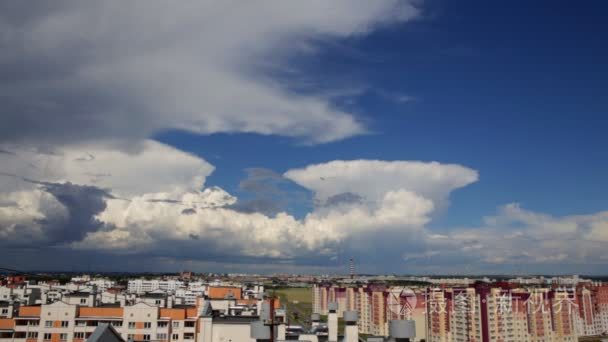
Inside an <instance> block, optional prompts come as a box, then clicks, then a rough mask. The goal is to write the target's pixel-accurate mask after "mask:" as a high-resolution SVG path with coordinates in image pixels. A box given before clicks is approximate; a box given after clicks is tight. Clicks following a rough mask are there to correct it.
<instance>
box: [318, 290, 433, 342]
mask: <svg viewBox="0 0 608 342" xmlns="http://www.w3.org/2000/svg"><path fill="white" fill-rule="evenodd" d="M394 291H396V293H395V292H394ZM402 291H403V289H402V288H396V287H387V286H385V285H382V284H372V285H364V286H349V287H343V286H336V285H332V284H320V285H313V288H312V294H313V312H315V313H319V314H321V315H327V313H328V303H332V302H334V303H337V304H338V311H337V314H338V316H341V315H342V314H343V312H344V311H350V310H354V311H357V312H358V313H359V320H358V323H357V325H358V331H359V333H361V334H368V335H375V336H388V333H389V331H388V322H389V320H394V319H412V320H414V321H415V322H416V329H417V331H419V332H420V334H419V337H418V338H417V340H421V339H425V338H426V327H425V324H426V322H425V304H424V303H425V301H424V292H420V291H418V292H417V293H413V295H414V296H415V297H416V298H415V300H413V301H412V300H408V299H407V298H406V296H405V295H404V294H403V293H402Z"/></svg>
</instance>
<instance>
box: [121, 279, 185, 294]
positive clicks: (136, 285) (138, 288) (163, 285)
mask: <svg viewBox="0 0 608 342" xmlns="http://www.w3.org/2000/svg"><path fill="white" fill-rule="evenodd" d="M181 287H184V282H183V281H180V280H175V279H169V280H160V279H150V280H148V279H132V280H129V283H128V285H127V291H129V292H130V293H146V292H152V291H156V290H162V291H175V290H177V289H179V288H181Z"/></svg>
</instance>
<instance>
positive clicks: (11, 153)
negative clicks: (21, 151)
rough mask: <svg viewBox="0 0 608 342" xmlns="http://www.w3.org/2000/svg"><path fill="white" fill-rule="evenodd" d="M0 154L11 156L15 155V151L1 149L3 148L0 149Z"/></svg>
mask: <svg viewBox="0 0 608 342" xmlns="http://www.w3.org/2000/svg"><path fill="white" fill-rule="evenodd" d="M0 154H10V155H11V156H16V155H17V154H16V153H15V152H11V151H7V150H3V149H0Z"/></svg>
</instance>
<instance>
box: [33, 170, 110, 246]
mask: <svg viewBox="0 0 608 342" xmlns="http://www.w3.org/2000/svg"><path fill="white" fill-rule="evenodd" d="M41 188H42V189H43V190H45V191H46V192H48V193H50V194H51V195H53V197H55V198H56V199H57V201H59V202H60V203H61V204H63V206H64V207H65V208H66V209H67V211H68V218H67V220H65V219H53V218H51V219H47V220H45V221H44V222H42V223H43V227H44V228H43V229H44V232H45V234H46V236H47V239H48V240H49V242H51V243H69V242H73V241H80V240H82V239H83V238H84V237H85V236H86V234H87V233H89V232H95V231H98V230H100V229H102V228H103V226H104V224H103V223H102V222H100V221H99V220H97V219H96V218H95V216H96V215H97V214H99V213H101V212H102V211H104V210H105V209H106V199H108V198H112V195H110V194H109V193H108V192H107V191H106V190H103V189H100V188H97V187H94V186H88V185H77V184H72V183H70V182H67V183H43V185H42V187H41Z"/></svg>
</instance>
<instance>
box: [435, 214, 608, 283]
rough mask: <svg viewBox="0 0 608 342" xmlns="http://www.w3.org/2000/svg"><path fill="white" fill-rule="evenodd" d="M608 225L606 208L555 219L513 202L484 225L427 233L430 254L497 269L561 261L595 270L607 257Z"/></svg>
mask: <svg viewBox="0 0 608 342" xmlns="http://www.w3.org/2000/svg"><path fill="white" fill-rule="evenodd" d="M606 227H608V213H607V212H599V213H595V214H590V215H573V216H562V217H555V216H552V215H548V214H544V213H538V212H534V211H531V210H526V209H524V208H522V207H521V206H520V205H519V204H517V203H511V204H507V205H505V206H502V207H500V208H499V209H498V213H497V214H496V215H494V216H488V217H485V218H484V224H483V225H482V226H480V227H473V228H460V229H451V231H450V232H449V233H448V234H447V235H443V236H438V235H435V236H429V237H428V238H427V240H426V243H427V247H428V249H427V253H430V252H431V251H436V252H437V254H443V255H445V256H446V257H450V258H455V259H457V260H469V261H470V262H473V263H474V264H475V265H479V266H480V267H482V266H483V264H486V265H493V267H494V270H497V269H501V270H504V269H505V267H510V268H509V269H510V270H511V271H517V272H526V271H534V270H536V269H537V268H538V265H562V267H563V268H562V271H565V270H569V271H570V272H573V271H577V269H578V270H579V271H581V270H586V271H591V272H597V270H598V269H597V268H594V265H602V264H606V260H608V253H607V252H606V249H605V248H604V247H603V245H604V244H605V243H606V241H608V240H607V239H606V238H607V237H608V236H606V234H605V232H606V229H605V228H606ZM567 265H572V267H568V266H567ZM545 267H546V266H545Z"/></svg>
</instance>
